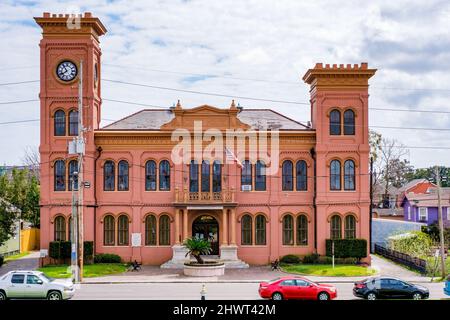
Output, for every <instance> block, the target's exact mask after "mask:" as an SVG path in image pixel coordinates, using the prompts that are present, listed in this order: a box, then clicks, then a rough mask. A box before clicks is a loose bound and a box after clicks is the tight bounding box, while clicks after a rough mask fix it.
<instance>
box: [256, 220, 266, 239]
mask: <svg viewBox="0 0 450 320" xmlns="http://www.w3.org/2000/svg"><path fill="white" fill-rule="evenodd" d="M255 244H256V245H265V244H266V217H265V216H264V215H262V214H259V215H257V216H256V218H255Z"/></svg>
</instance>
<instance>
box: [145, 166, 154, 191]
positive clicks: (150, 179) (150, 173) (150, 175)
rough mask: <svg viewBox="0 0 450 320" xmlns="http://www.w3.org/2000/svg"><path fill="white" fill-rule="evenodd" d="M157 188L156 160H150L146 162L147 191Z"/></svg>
mask: <svg viewBox="0 0 450 320" xmlns="http://www.w3.org/2000/svg"><path fill="white" fill-rule="evenodd" d="M155 190H156V162H155V161H153V160H148V161H147V162H146V163H145V191H155Z"/></svg>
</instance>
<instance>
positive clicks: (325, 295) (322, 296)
mask: <svg viewBox="0 0 450 320" xmlns="http://www.w3.org/2000/svg"><path fill="white" fill-rule="evenodd" d="M317 299H318V300H320V301H325V300H330V295H329V294H328V293H326V292H321V293H319V295H318V296H317Z"/></svg>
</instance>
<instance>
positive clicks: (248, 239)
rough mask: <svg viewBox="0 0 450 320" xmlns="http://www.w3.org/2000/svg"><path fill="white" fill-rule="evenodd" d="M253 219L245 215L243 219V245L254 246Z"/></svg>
mask: <svg viewBox="0 0 450 320" xmlns="http://www.w3.org/2000/svg"><path fill="white" fill-rule="evenodd" d="M252 224H253V222H252V217H251V216H250V215H249V214H244V215H243V216H242V218H241V244H242V245H252Z"/></svg>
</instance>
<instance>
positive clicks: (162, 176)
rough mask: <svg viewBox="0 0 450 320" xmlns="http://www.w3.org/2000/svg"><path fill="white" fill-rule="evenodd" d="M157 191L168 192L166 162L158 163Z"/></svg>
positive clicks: (168, 165) (168, 175)
mask: <svg viewBox="0 0 450 320" xmlns="http://www.w3.org/2000/svg"><path fill="white" fill-rule="evenodd" d="M159 190H161V191H169V190H170V164H169V161H167V160H163V161H161V162H160V163H159Z"/></svg>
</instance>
